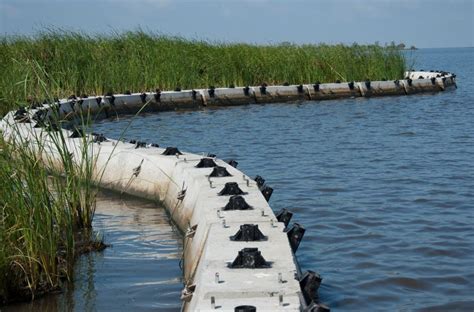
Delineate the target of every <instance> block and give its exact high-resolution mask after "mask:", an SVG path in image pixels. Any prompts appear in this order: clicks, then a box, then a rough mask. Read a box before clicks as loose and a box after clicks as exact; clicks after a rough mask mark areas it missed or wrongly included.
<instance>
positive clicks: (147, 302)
mask: <svg viewBox="0 0 474 312" xmlns="http://www.w3.org/2000/svg"><path fill="white" fill-rule="evenodd" d="M94 229H95V230H96V231H100V232H101V233H104V234H105V242H106V243H107V244H111V245H112V246H111V247H109V248H107V249H106V250H104V251H103V252H100V253H90V254H87V255H84V256H81V257H80V258H79V260H78V262H77V263H76V265H75V271H74V282H72V283H67V284H66V285H65V287H64V289H63V292H62V293H60V294H57V295H48V296H46V297H43V298H40V299H38V300H35V301H34V302H32V303H26V304H17V305H11V306H7V307H2V308H1V311H2V312H6V311H25V312H27V311H28V312H30V311H31V312H33V311H95V310H97V311H177V310H179V309H180V307H181V301H180V299H179V297H180V294H181V289H182V281H181V270H180V268H179V261H180V258H181V252H182V250H181V248H182V245H181V244H182V241H181V240H182V237H181V235H180V234H179V232H178V231H177V230H175V229H174V228H173V227H172V226H171V224H170V223H169V217H168V215H167V214H166V211H165V210H164V209H163V208H162V207H160V206H157V205H156V204H155V203H153V202H150V201H146V200H142V199H138V198H133V197H123V196H122V197H120V196H119V195H118V194H117V193H111V192H101V194H99V197H98V199H97V211H96V215H95V219H94Z"/></svg>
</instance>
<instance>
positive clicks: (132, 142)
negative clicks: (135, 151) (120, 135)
mask: <svg viewBox="0 0 474 312" xmlns="http://www.w3.org/2000/svg"><path fill="white" fill-rule="evenodd" d="M128 143H130V144H136V143H137V140H130V141H129V142H128Z"/></svg>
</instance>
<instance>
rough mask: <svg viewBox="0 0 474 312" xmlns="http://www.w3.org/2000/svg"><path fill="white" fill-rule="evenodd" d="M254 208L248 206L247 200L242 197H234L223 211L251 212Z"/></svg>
mask: <svg viewBox="0 0 474 312" xmlns="http://www.w3.org/2000/svg"><path fill="white" fill-rule="evenodd" d="M250 209H252V206H250V205H249V204H247V202H246V201H245V199H244V198H243V197H242V196H240V195H233V196H231V197H230V198H229V202H228V203H227V205H225V207H224V208H223V210H250Z"/></svg>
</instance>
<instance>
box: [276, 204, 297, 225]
mask: <svg viewBox="0 0 474 312" xmlns="http://www.w3.org/2000/svg"><path fill="white" fill-rule="evenodd" d="M292 217H293V212H291V211H289V210H287V209H285V208H283V209H282V210H280V211H278V212H277V214H276V218H277V220H278V222H283V223H284V224H285V227H287V226H288V224H290V221H291V218H292Z"/></svg>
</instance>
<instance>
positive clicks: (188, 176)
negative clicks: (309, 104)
mask: <svg viewBox="0 0 474 312" xmlns="http://www.w3.org/2000/svg"><path fill="white" fill-rule="evenodd" d="M455 78H456V76H455V75H454V74H451V73H446V72H436V71H432V72H426V71H410V72H407V73H406V79H403V80H396V81H372V82H370V81H364V82H348V83H330V84H312V85H292V86H266V85H264V86H259V87H242V88H210V89H199V90H185V91H166V92H161V91H159V90H158V91H155V92H148V93H134V94H108V95H105V96H103V97H81V98H76V97H71V98H69V99H63V100H58V101H57V102H56V103H52V104H44V105H42V104H41V105H37V106H35V107H34V108H31V109H28V110H26V109H20V110H18V111H15V112H13V111H12V112H10V113H8V114H7V115H6V116H5V117H4V119H3V120H2V121H1V123H0V129H2V131H3V136H4V137H5V138H9V139H12V140H17V141H19V142H22V143H23V144H27V145H29V146H30V147H31V148H33V149H36V150H37V152H38V153H40V154H41V157H42V158H43V161H44V162H45V165H49V166H53V167H54V166H55V165H58V164H59V163H60V161H59V157H60V156H59V154H58V148H57V145H56V144H55V143H54V136H56V135H58V134H60V135H62V136H63V137H64V138H66V139H65V144H66V146H67V149H68V151H70V153H71V155H72V156H71V157H72V159H73V160H74V161H75V162H80V161H82V157H83V156H84V155H83V153H82V151H83V148H84V146H85V145H87V147H88V149H87V150H88V153H90V155H88V156H89V157H90V159H95V166H94V179H95V182H96V183H98V185H100V186H101V187H104V188H108V189H113V190H116V191H119V192H123V193H128V194H132V195H136V196H140V197H144V198H148V199H151V200H155V201H160V202H162V203H163V204H164V205H165V207H166V209H167V210H168V211H169V213H170V215H171V218H172V220H173V222H175V223H176V224H177V225H178V226H179V228H180V229H181V230H182V231H183V232H184V233H185V235H184V247H183V248H184V250H183V261H184V262H183V271H184V282H185V287H184V289H183V293H182V299H183V310H185V311H196V310H197V311H206V310H214V309H220V310H230V311H234V310H236V311H237V310H238V311H253V308H255V309H256V310H257V311H270V310H271V311H280V310H281V311H283V310H284V311H325V309H326V307H325V306H324V305H321V304H319V303H318V302H317V299H316V290H317V288H318V287H319V283H320V282H321V279H320V277H319V275H317V274H316V273H314V272H312V271H307V272H301V270H300V268H299V265H298V262H297V260H296V258H295V252H296V249H297V248H298V245H299V242H300V241H301V238H302V237H303V235H304V231H305V230H304V227H303V226H301V225H299V224H294V225H292V226H290V225H289V226H288V227H287V226H286V224H285V223H283V222H279V220H280V221H285V220H284V219H285V216H283V217H282V215H280V216H279V218H277V217H276V216H275V214H274V213H273V211H272V209H271V208H270V206H269V205H268V200H269V197H270V196H271V192H272V189H271V188H270V187H268V186H266V185H265V183H264V182H262V180H260V179H256V181H255V180H254V179H252V178H250V177H249V176H247V175H245V174H244V173H243V172H241V171H239V170H238V169H236V168H235V163H233V165H234V166H233V165H232V164H229V163H227V162H225V161H223V160H220V159H217V158H215V156H213V155H196V154H191V153H185V152H181V151H179V150H177V149H174V148H170V147H168V148H162V147H158V146H156V145H148V144H146V143H143V142H134V143H124V142H121V141H117V140H112V139H109V138H105V137H103V136H101V135H97V134H81V133H79V134H78V133H75V132H74V131H70V130H66V129H55V126H56V125H54V124H52V123H51V122H52V120H57V118H59V119H65V118H74V117H77V115H81V114H82V116H84V115H85V114H90V115H96V114H100V115H101V116H103V117H108V116H110V115H112V114H122V113H134V112H137V111H138V110H140V109H142V108H143V107H144V106H145V107H146V108H148V109H150V110H158V111H160V110H170V109H181V108H183V109H188V108H196V107H203V106H210V107H219V106H229V105H239V104H252V103H271V102H285V101H301V100H316V101H318V100H325V99H335V98H344V97H370V96H383V95H403V94H414V93H420V92H435V91H443V90H445V89H446V88H448V87H452V86H456V81H455ZM84 136H85V137H84ZM55 169H56V170H61V168H60V166H59V165H58V167H56V168H55ZM227 208H232V209H227ZM288 216H289V215H288V214H286V217H288ZM290 217H291V215H290ZM239 233H240V234H239ZM231 237H232V239H231ZM242 237H243V240H242V241H239V240H238V239H242ZM253 239H256V240H253ZM252 266H260V268H248V267H252Z"/></svg>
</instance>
